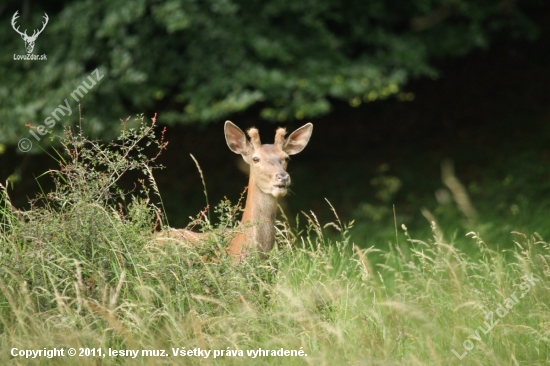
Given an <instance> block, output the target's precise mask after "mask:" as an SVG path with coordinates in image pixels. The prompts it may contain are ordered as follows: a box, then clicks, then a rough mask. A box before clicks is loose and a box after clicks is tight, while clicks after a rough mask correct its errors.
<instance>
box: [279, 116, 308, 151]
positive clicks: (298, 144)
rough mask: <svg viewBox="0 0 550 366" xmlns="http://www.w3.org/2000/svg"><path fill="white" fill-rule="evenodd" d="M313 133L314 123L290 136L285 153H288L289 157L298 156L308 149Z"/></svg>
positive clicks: (284, 149)
mask: <svg viewBox="0 0 550 366" xmlns="http://www.w3.org/2000/svg"><path fill="white" fill-rule="evenodd" d="M312 132H313V124H312V123H307V124H305V125H303V126H302V127H300V128H299V129H297V130H296V131H294V132H292V133H291V134H290V136H288V137H287V139H286V140H285V144H284V147H283V151H284V152H286V153H287V154H288V155H294V154H298V153H299V152H300V151H302V150H303V149H304V148H305V147H306V145H307V143H308V142H309V138H310V137H311V133H312Z"/></svg>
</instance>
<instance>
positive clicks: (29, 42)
mask: <svg viewBox="0 0 550 366" xmlns="http://www.w3.org/2000/svg"><path fill="white" fill-rule="evenodd" d="M18 12H19V10H17V11H16V12H15V14H13V17H12V18H11V26H12V28H13V30H14V31H16V32H17V33H19V35H21V38H23V41H25V49H26V50H27V53H32V50H33V49H34V42H36V38H38V36H39V35H40V33H42V31H43V30H44V28H46V24H48V20H49V18H48V14H46V13H44V17H43V18H44V22H42V29H40V30H39V31H37V30H36V29H35V30H34V32H33V33H32V36H29V35H28V34H27V30H26V29H25V32H20V31H19V26H18V27H17V28H15V20H16V19H17V18H19V15H17V13H18ZM37 32H38V33H37Z"/></svg>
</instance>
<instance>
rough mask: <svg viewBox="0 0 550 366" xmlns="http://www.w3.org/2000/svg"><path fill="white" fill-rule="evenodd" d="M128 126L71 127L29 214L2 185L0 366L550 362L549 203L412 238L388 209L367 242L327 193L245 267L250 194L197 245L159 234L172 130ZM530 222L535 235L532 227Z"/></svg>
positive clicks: (203, 217)
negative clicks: (234, 236) (159, 175)
mask: <svg viewBox="0 0 550 366" xmlns="http://www.w3.org/2000/svg"><path fill="white" fill-rule="evenodd" d="M126 122H127V124H125V125H124V126H125V128H124V130H123V131H122V134H121V136H120V137H119V138H118V139H117V140H114V141H113V142H111V143H108V144H103V143H100V142H97V141H90V140H88V139H86V138H85V137H84V136H83V135H82V134H81V133H80V132H71V131H69V130H68V131H67V134H66V135H65V136H64V137H63V138H62V139H61V143H62V147H61V148H58V149H57V150H54V151H55V153H54V154H53V155H52V157H53V158H54V159H56V160H58V162H59V165H60V167H59V169H58V170H50V171H48V172H45V173H44V174H43V176H42V177H40V179H43V178H44V179H45V178H47V179H51V180H52V181H53V182H54V187H55V188H54V189H53V190H51V191H43V192H42V193H41V194H39V195H38V196H37V197H36V198H35V199H33V201H32V205H31V208H30V209H28V210H24V211H21V210H18V209H16V208H14V207H13V206H12V204H11V202H10V196H9V187H8V186H7V184H6V185H4V184H3V185H1V186H0V364H2V365H9V364H13V365H50V364H55V365H98V364H105V365H110V364H116V365H120V364H122V365H126V364H130V365H134V364H138V365H141V364H143V365H167V364H184V365H194V364H212V365H217V364H220V365H226V364H228V365H231V364H275V365H283V364H284V365H307V364H315V365H546V364H548V363H549V362H550V350H549V333H550V320H549V319H550V309H549V308H548V304H550V295H549V292H548V290H549V288H550V286H549V283H550V281H549V280H550V268H549V267H548V261H549V260H550V244H549V243H548V242H547V240H548V238H547V237H544V235H545V234H546V232H545V231H544V230H547V229H546V228H545V227H543V226H544V224H545V218H544V215H543V212H542V213H541V212H540V211H537V210H535V209H533V210H531V211H529V210H522V211H521V212H520V213H519V214H518V215H517V217H516V216H514V217H516V219H515V220H516V221H514V220H510V221H506V222H505V221H504V220H503V219H502V218H500V220H502V221H501V222H499V221H498V220H497V218H491V219H489V221H490V223H488V222H484V218H483V216H481V217H477V216H476V217H474V216H472V217H469V216H468V213H467V212H468V211H467V208H465V206H461V201H460V200H455V201H456V203H453V204H451V206H452V207H453V209H452V211H453V212H454V213H453V215H450V216H445V215H444V213H445V212H443V213H439V214H440V215H439V216H438V217H441V216H442V217H447V219H446V220H442V222H441V223H439V222H437V220H436V219H435V216H434V215H433V214H432V213H431V212H430V211H428V210H425V211H424V216H425V217H426V219H427V220H425V222H424V228H425V230H421V231H418V233H420V234H417V233H416V231H415V234H414V235H413V234H411V233H410V232H409V229H408V228H407V226H406V225H405V224H403V223H402V222H400V218H399V215H396V214H395V209H393V210H390V211H388V212H385V211H384V215H385V216H384V217H385V219H384V220H380V221H378V224H377V225H378V226H373V225H370V226H369V230H370V231H369V233H372V235H371V240H369V242H368V243H363V242H360V241H358V240H357V238H361V237H362V235H359V234H357V233H355V231H358V232H365V231H364V229H362V227H364V226H365V222H361V221H359V220H360V219H356V221H351V222H343V221H341V220H340V218H339V216H338V213H337V211H338V210H337V207H338V203H337V202H328V201H327V202H326V207H327V210H329V211H331V212H332V215H333V219H332V220H329V221H328V222H320V221H319V220H318V218H317V215H316V213H315V212H303V213H300V214H299V215H298V216H297V218H292V219H291V220H289V219H288V218H287V217H286V215H285V214H284V212H283V213H282V214H281V219H280V221H279V222H278V226H277V244H278V245H277V248H276V249H275V250H273V251H272V253H271V254H270V256H269V258H268V259H266V260H262V259H259V258H256V257H250V258H248V259H247V260H246V261H244V262H241V263H238V264H235V263H234V262H233V261H232V259H231V258H229V257H228V256H227V255H226V254H225V250H224V249H225V247H226V246H227V242H228V237H230V235H231V233H232V232H234V231H235V230H238V228H237V225H236V222H237V220H238V217H239V213H240V211H241V210H242V208H241V204H240V203H241V202H229V201H228V200H224V201H222V202H220V203H212V205H213V206H215V207H213V208H212V209H211V210H209V211H203V212H201V213H199V214H198V215H197V216H196V217H195V218H194V219H193V220H192V221H191V223H190V227H192V228H193V230H196V231H201V232H205V233H208V234H209V236H208V240H205V241H204V242H203V243H201V245H197V246H186V245H182V244H181V243H179V242H177V241H170V240H165V241H159V240H157V239H156V238H155V237H154V232H155V231H158V230H159V229H160V228H161V227H166V226H168V225H169V222H168V219H169V218H168V217H167V216H166V214H165V212H164V211H163V205H162V192H159V190H158V188H157V184H156V182H155V178H154V171H155V169H156V158H157V157H158V155H157V152H161V151H162V150H163V149H164V147H165V142H164V140H163V134H162V133H161V134H160V135H155V129H154V128H153V127H154V121H153V124H151V123H150V122H148V121H144V119H143V118H141V119H139V118H138V120H137V122H136V121H134V122H132V121H126ZM157 134H158V132H157ZM153 148H155V151H153ZM125 174H126V175H128V174H129V175H133V176H135V177H136V178H135V187H134V188H133V189H132V190H130V191H128V190H124V189H122V188H120V185H119V182H120V179H121V177H122V176H124V175H125ZM37 181H39V180H37ZM462 203H464V202H462ZM529 204H531V205H532V207H537V205H536V202H530V203H529V202H527V203H525V205H526V206H528V205H529ZM335 207H336V209H335ZM449 207H450V206H449ZM480 207H481V209H480V210H483V205H480ZM365 210H366V211H365V212H367V213H368V215H371V216H372V215H374V214H376V213H379V212H380V210H381V208H380V207H370V208H369V207H367V208H366V209H365ZM369 210H370V211H369ZM445 210H447V209H445ZM448 210H451V209H450V208H449V209H448ZM464 210H466V211H464ZM457 212H458V213H457ZM460 212H463V213H464V214H463V215H462V216H461V217H459V215H460ZM368 215H367V216H368ZM522 215H523V216H522ZM529 215H531V216H529ZM358 217H361V215H358ZM365 217H366V216H365ZM535 217H538V219H537V220H535V219H534V218H535ZM531 218H533V220H534V222H535V224H536V225H540V230H538V231H536V230H533V231H531V232H523V230H522V229H523V228H524V227H523V226H522V224H521V222H523V221H525V220H527V221H529V220H530V219H531ZM365 220H366V218H365ZM516 223H517V225H518V229H515V228H514V225H516ZM470 229H471V230H470ZM517 230H520V231H517ZM494 233H498V235H497V234H494ZM541 233H542V234H541ZM53 350H55V351H56V352H57V353H55V354H54V353H53V352H54V351H53ZM61 350H62V351H61ZM70 350H74V351H75V352H76V354H75V355H74V356H72V355H70V354H69V352H72V351H70ZM38 351H41V352H40V353H39V352H38ZM61 353H62V354H61ZM33 357H34V358H33Z"/></svg>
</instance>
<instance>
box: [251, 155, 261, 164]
mask: <svg viewBox="0 0 550 366" xmlns="http://www.w3.org/2000/svg"><path fill="white" fill-rule="evenodd" d="M252 161H253V162H255V163H259V162H260V158H258V157H257V156H255V157H253V158H252Z"/></svg>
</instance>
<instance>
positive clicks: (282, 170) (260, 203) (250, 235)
mask: <svg viewBox="0 0 550 366" xmlns="http://www.w3.org/2000/svg"><path fill="white" fill-rule="evenodd" d="M224 131H225V138H226V142H227V146H228V147H229V149H230V150H231V151H233V152H234V153H237V154H240V155H242V157H243V159H244V161H245V162H246V163H247V164H249V165H250V178H249V181H248V194H247V197H246V203H245V207H244V212H243V217H242V220H241V225H240V232H239V233H237V234H235V236H234V237H233V238H232V239H231V243H230V245H229V247H228V249H227V252H228V254H229V255H231V256H232V257H233V258H234V259H235V260H240V259H243V258H245V257H246V256H247V254H248V252H249V251H250V250H257V251H258V252H259V253H260V255H262V256H265V255H266V254H267V253H268V252H269V251H270V250H271V248H273V245H274V243H275V217H276V213H277V199H278V198H279V197H283V196H284V195H286V192H287V189H288V185H289V184H290V176H289V175H288V173H287V172H286V164H287V163H286V161H287V158H288V155H294V154H297V153H299V152H300V151H302V150H303V148H304V147H305V146H306V145H307V143H308V142H309V138H310V136H311V133H312V132H313V125H312V124H311V123H308V124H306V125H304V126H302V127H300V128H299V129H297V130H296V131H294V132H293V133H291V134H290V136H289V137H288V138H286V139H285V135H286V130H285V129H284V128H279V129H277V131H276V133H275V143H274V144H264V145H262V143H261V140H260V134H259V132H258V130H257V129H256V128H251V129H249V130H248V131H247V133H248V136H249V137H250V141H248V140H247V138H246V135H245V134H244V132H242V130H241V129H240V128H239V127H237V126H235V125H234V124H233V123H232V122H230V121H227V122H226V123H225V126H224ZM205 235H206V234H198V233H194V232H192V231H189V230H183V229H173V230H172V231H171V232H168V233H167V235H163V236H162V238H163V239H164V238H173V239H176V240H181V241H184V242H186V243H188V244H192V245H194V244H197V243H198V242H200V240H201V239H202V238H204V237H205ZM159 236H160V235H159Z"/></svg>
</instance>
